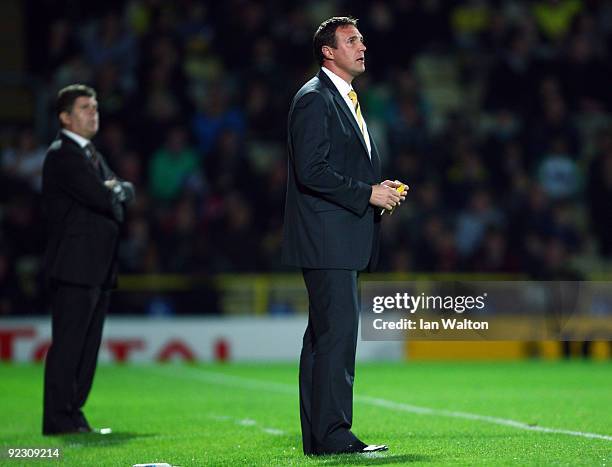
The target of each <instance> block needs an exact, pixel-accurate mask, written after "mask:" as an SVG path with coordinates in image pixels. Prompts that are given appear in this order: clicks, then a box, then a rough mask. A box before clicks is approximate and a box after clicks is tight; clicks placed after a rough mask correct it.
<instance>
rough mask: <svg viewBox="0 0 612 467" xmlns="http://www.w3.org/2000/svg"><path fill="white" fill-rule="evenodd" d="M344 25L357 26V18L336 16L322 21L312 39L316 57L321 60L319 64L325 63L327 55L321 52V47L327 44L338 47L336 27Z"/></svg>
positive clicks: (318, 60)
mask: <svg viewBox="0 0 612 467" xmlns="http://www.w3.org/2000/svg"><path fill="white" fill-rule="evenodd" d="M343 26H355V27H356V26H357V18H353V17H351V16H334V17H333V18H329V19H326V20H325V21H323V22H322V23H321V26H319V29H317V32H315V35H314V37H313V39H312V48H313V52H314V56H315V59H316V60H317V62H319V65H323V61H324V60H325V57H324V56H323V52H321V47H323V46H324V45H327V46H328V47H332V48H334V49H335V48H336V47H337V46H338V45H337V44H336V29H338V28H340V27H343Z"/></svg>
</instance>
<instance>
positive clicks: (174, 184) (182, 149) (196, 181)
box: [149, 125, 202, 201]
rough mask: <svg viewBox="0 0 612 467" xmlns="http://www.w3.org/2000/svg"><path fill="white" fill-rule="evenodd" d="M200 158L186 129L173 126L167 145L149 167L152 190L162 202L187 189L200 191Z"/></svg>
mask: <svg viewBox="0 0 612 467" xmlns="http://www.w3.org/2000/svg"><path fill="white" fill-rule="evenodd" d="M201 186H202V179H201V175H200V159H199V157H198V155H197V153H196V151H195V150H194V149H193V148H192V147H190V146H189V140H188V134H187V130H186V128H185V127H183V126H181V125H175V126H173V127H172V128H171V129H170V130H169V132H168V135H167V137H166V143H165V144H164V146H163V147H162V148H160V149H158V150H157V151H156V152H155V153H154V154H153V157H152V158H151V162H150V164H149V191H150V193H151V196H152V197H153V198H155V199H157V200H160V201H172V200H174V199H177V198H178V197H179V196H180V195H181V193H182V192H183V190H184V189H185V188H195V189H196V190H200V187H201Z"/></svg>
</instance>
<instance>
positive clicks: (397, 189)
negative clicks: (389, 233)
mask: <svg viewBox="0 0 612 467" xmlns="http://www.w3.org/2000/svg"><path fill="white" fill-rule="evenodd" d="M395 191H397V192H398V193H399V194H400V195H401V194H402V193H403V192H404V191H406V185H404V184H403V183H402V184H401V185H400V186H398V187H397V188H396V189H395ZM394 209H395V208H394ZM385 211H386V209H383V210H382V211H380V215H381V216H382V215H383V214H384V213H385ZM391 214H393V209H390V210H389V215H391Z"/></svg>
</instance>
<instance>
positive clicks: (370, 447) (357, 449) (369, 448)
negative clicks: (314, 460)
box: [318, 440, 389, 454]
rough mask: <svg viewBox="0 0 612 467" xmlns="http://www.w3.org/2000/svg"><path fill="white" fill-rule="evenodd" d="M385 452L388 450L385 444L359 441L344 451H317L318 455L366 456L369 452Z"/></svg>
mask: <svg viewBox="0 0 612 467" xmlns="http://www.w3.org/2000/svg"><path fill="white" fill-rule="evenodd" d="M387 450H389V447H388V446H387V445H386V444H365V443H364V442H362V441H360V440H356V441H355V442H354V443H352V444H349V445H348V446H347V447H346V448H344V449H339V450H333V451H319V452H318V454H356V453H362V454H366V453H369V452H380V451H387Z"/></svg>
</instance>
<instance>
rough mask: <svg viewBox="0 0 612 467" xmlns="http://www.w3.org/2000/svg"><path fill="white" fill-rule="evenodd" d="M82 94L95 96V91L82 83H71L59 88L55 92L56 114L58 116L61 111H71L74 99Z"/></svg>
mask: <svg viewBox="0 0 612 467" xmlns="http://www.w3.org/2000/svg"><path fill="white" fill-rule="evenodd" d="M83 96H84V97H94V98H95V97H96V91H94V90H93V88H90V87H89V86H85V85H84V84H71V85H70V86H66V87H65V88H62V89H60V91H59V92H58V93H57V100H56V101H55V110H56V112H57V116H58V117H59V115H60V114H61V113H62V112H68V113H70V112H72V108H73V107H74V101H76V100H77V99H78V98H79V97H83Z"/></svg>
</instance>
